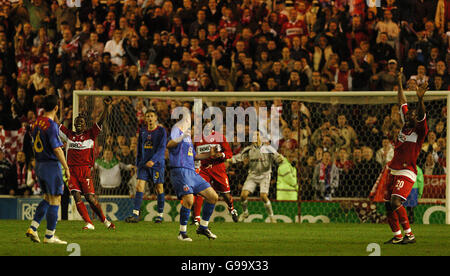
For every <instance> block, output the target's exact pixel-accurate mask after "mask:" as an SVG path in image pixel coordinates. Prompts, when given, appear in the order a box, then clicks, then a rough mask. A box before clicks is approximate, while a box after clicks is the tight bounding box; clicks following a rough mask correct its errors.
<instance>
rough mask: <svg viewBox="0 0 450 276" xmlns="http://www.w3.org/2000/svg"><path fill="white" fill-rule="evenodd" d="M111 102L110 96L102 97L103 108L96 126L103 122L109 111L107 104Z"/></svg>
mask: <svg viewBox="0 0 450 276" xmlns="http://www.w3.org/2000/svg"><path fill="white" fill-rule="evenodd" d="M111 103H112V97H110V96H108V97H106V98H104V99H103V105H104V108H103V111H102V114H100V118H99V119H98V121H97V125H98V126H102V125H103V122H105V119H106V116H107V115H108V113H109V106H110V105H111Z"/></svg>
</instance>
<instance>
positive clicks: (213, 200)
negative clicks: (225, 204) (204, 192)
mask: <svg viewBox="0 0 450 276" xmlns="http://www.w3.org/2000/svg"><path fill="white" fill-rule="evenodd" d="M208 201H209V203H211V204H216V203H217V201H219V195H218V194H217V193H215V192H214V193H211V195H210V196H209V198H208Z"/></svg>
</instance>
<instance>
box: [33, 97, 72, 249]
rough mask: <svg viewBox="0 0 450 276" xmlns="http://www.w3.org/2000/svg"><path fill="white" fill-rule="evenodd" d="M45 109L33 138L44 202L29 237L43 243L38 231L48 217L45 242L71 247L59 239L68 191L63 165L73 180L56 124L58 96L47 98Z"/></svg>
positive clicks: (41, 203) (37, 172) (37, 173)
mask: <svg viewBox="0 0 450 276" xmlns="http://www.w3.org/2000/svg"><path fill="white" fill-rule="evenodd" d="M42 106H43V108H44V114H43V115H42V116H40V117H38V118H37V120H36V121H35V122H34V124H33V126H32V130H31V136H32V138H33V151H34V155H35V158H36V167H35V169H36V176H37V178H38V181H39V184H40V185H41V187H42V190H43V192H44V200H42V201H41V202H40V203H39V205H38V207H37V208H36V211H35V214H34V217H33V220H32V221H31V225H30V228H28V230H27V232H26V236H27V237H29V238H30V239H31V240H32V241H33V242H40V239H39V235H38V233H37V229H38V227H39V224H40V223H41V220H42V219H43V218H44V216H46V219H47V230H46V232H45V237H44V243H53V244H67V242H66V241H62V240H60V239H59V238H58V237H57V236H55V229H56V223H57V221H58V210H59V205H60V203H61V195H62V194H63V189H64V181H63V175H62V168H61V165H62V167H63V168H64V171H65V174H66V177H67V179H70V178H71V177H70V172H69V167H68V165H67V162H66V158H65V156H64V151H63V150H62V148H61V147H62V146H63V143H62V142H61V140H60V139H59V137H58V132H59V130H58V124H57V123H56V122H55V121H54V120H55V117H56V113H57V112H58V108H59V107H58V97H57V96H55V95H48V96H45V97H44V99H43V101H42Z"/></svg>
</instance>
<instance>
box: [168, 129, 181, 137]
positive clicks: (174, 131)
mask: <svg viewBox="0 0 450 276" xmlns="http://www.w3.org/2000/svg"><path fill="white" fill-rule="evenodd" d="M181 134H182V133H181V130H180V129H179V128H177V127H173V128H172V130H171V131H170V139H171V140H175V139H177V138H178V137H180V136H181Z"/></svg>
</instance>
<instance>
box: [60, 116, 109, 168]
mask: <svg viewBox="0 0 450 276" xmlns="http://www.w3.org/2000/svg"><path fill="white" fill-rule="evenodd" d="M59 129H60V132H59V135H60V137H61V138H62V139H63V140H64V141H67V148H68V149H67V165H69V166H93V165H94V161H95V157H94V149H95V139H96V138H97V136H98V134H99V133H100V131H101V128H100V127H99V126H98V125H97V124H94V125H93V126H92V127H91V128H90V129H88V130H86V131H84V132H83V133H81V134H78V135H77V134H76V133H75V132H74V131H72V130H70V129H68V128H66V127H65V126H63V125H61V126H60V128H59Z"/></svg>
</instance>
